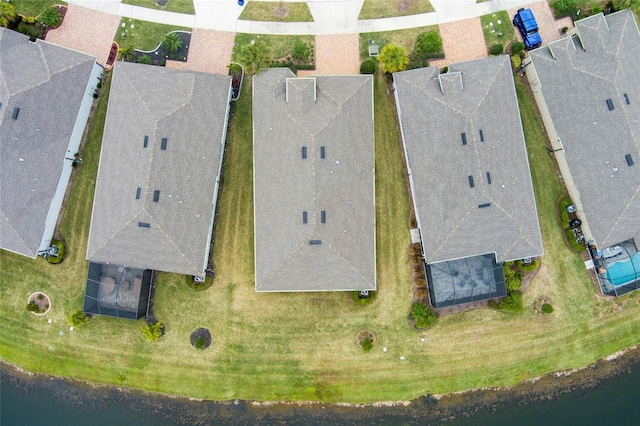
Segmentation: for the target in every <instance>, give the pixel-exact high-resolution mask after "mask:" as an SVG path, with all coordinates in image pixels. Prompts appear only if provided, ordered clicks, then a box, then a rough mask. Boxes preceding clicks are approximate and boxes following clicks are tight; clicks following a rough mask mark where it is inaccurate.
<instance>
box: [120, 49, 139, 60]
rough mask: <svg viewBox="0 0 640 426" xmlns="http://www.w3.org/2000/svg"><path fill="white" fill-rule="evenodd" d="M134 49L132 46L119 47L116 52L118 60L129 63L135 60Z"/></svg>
mask: <svg viewBox="0 0 640 426" xmlns="http://www.w3.org/2000/svg"><path fill="white" fill-rule="evenodd" d="M134 50H135V49H134V48H133V46H132V45H128V46H124V47H121V48H120V50H118V54H119V55H120V59H122V60H123V61H126V62H131V61H133V60H134V59H135V57H136V54H135V52H134Z"/></svg>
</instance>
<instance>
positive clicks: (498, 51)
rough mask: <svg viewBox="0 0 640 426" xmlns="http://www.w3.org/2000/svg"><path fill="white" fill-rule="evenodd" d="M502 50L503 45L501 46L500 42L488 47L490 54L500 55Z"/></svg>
mask: <svg viewBox="0 0 640 426" xmlns="http://www.w3.org/2000/svg"><path fill="white" fill-rule="evenodd" d="M503 52H504V46H502V45H501V44H494V45H493V46H491V48H490V49H489V55H491V56H498V55H502V53H503Z"/></svg>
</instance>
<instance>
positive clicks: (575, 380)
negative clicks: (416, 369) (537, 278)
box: [0, 346, 640, 424]
mask: <svg viewBox="0 0 640 426" xmlns="http://www.w3.org/2000/svg"><path fill="white" fill-rule="evenodd" d="M638 366H640V349H639V348H638V346H633V347H632V348H629V349H627V350H624V351H620V352H618V353H616V354H614V355H611V356H608V357H604V358H602V359H600V360H598V361H596V362H594V363H592V364H590V365H588V366H585V367H583V368H580V369H575V370H566V371H559V372H555V373H550V374H547V375H544V376H541V377H538V378H534V379H529V380H524V381H522V382H520V383H518V384H516V385H514V386H510V387H504V388H483V389H474V390H469V391H464V392H457V393H452V394H447V395H425V396H420V397H418V398H415V399H412V400H410V401H394V402H377V403H370V404H346V403H322V402H317V401H315V402H314V401H307V402H296V401H280V402H260V401H243V400H227V401H212V400H201V399H194V398H188V397H183V396H176V395H169V394H160V393H154V392H147V391H143V390H138V389H132V388H124V387H117V386H111V385H103V384H95V383H87V382H81V381H77V380H72V379H67V378H61V377H54V376H48V375H44V374H39V373H32V372H28V371H25V370H23V369H21V368H20V367H18V366H15V365H12V364H9V363H6V362H5V361H0V373H1V375H2V381H3V382H5V381H9V382H11V383H12V384H13V385H15V386H17V387H19V388H22V389H25V390H26V391H28V392H50V393H53V394H56V395H57V396H60V397H62V398H64V399H66V400H71V401H74V402H75V403H77V404H78V405H86V404H94V405H95V404H101V403H103V404H107V403H111V404H113V403H114V402H115V403H117V402H125V401H126V403H127V404H130V403H131V402H132V401H134V404H135V406H136V408H135V409H136V410H137V411H140V412H144V413H149V415H160V416H161V417H162V418H164V419H170V420H171V421H174V422H177V423H183V424H206V423H207V422H208V421H210V420H211V418H212V417H215V418H219V419H221V420H223V421H224V420H225V419H227V420H231V419H238V416H240V417H242V416H249V418H253V419H258V420H260V419H263V420H264V419H265V418H268V419H269V420H279V421H283V420H285V421H286V420H288V419H289V420H290V419H292V418H298V417H299V416H301V415H302V416H303V417H305V418H308V419H311V420H314V421H319V420H322V419H323V418H325V417H327V416H332V415H333V416H340V418H341V419H344V420H345V421H346V422H347V423H348V421H349V419H351V420H352V421H356V419H357V420H358V421H362V420H363V417H364V419H365V420H366V419H367V418H370V419H372V420H373V419H377V420H379V419H385V418H387V419H393V418H394V416H396V415H398V414H399V413H401V415H402V416H408V417H411V418H415V419H418V418H419V419H420V420H421V421H425V420H428V421H433V422H444V421H452V420H454V419H456V418H458V417H470V416H472V415H473V414H475V413H477V412H479V411H481V410H488V411H489V412H496V411H498V410H499V409H500V407H501V406H505V405H507V404H517V405H523V404H528V403H533V402H540V401H542V402H547V401H552V400H554V399H557V398H559V397H560V396H562V395H565V394H567V393H570V392H582V391H585V390H587V389H590V388H593V387H596V386H597V385H598V383H599V382H601V381H602V380H605V379H607V378H611V377H615V376H618V375H620V374H625V373H626V372H629V371H631V369H632V368H637V367H638Z"/></svg>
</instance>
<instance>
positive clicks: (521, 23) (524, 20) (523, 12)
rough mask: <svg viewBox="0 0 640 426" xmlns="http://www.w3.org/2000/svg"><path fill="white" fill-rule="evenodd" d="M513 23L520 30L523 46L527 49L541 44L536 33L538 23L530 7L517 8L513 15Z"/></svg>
mask: <svg viewBox="0 0 640 426" xmlns="http://www.w3.org/2000/svg"><path fill="white" fill-rule="evenodd" d="M513 25H514V26H515V27H516V28H517V29H518V31H520V35H521V36H522V40H523V41H524V47H525V48H526V49H527V50H530V49H535V48H536V47H538V46H540V45H541V44H542V39H541V38H540V34H539V33H538V23H537V22H536V18H535V16H533V12H532V11H531V9H519V10H518V13H516V16H514V17H513Z"/></svg>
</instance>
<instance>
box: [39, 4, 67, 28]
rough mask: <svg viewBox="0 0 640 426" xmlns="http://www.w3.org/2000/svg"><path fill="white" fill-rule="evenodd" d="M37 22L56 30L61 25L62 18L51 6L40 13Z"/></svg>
mask: <svg viewBox="0 0 640 426" xmlns="http://www.w3.org/2000/svg"><path fill="white" fill-rule="evenodd" d="M38 22H40V23H41V24H42V25H46V26H47V27H49V28H56V27H58V26H59V25H60V24H61V23H62V16H61V15H60V12H58V9H57V8H56V7H55V6H51V7H48V8H46V9H45V10H43V11H42V13H41V14H40V15H39V16H38Z"/></svg>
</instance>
